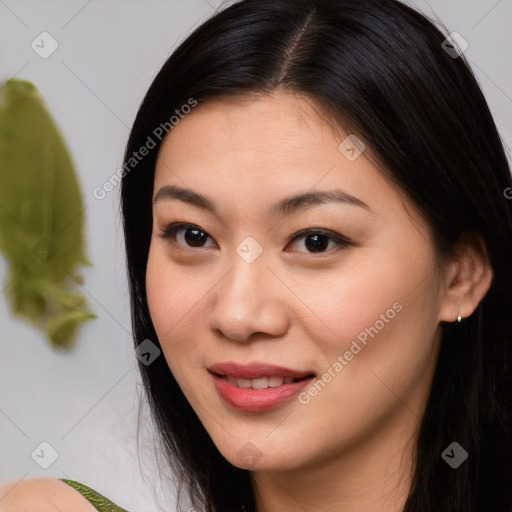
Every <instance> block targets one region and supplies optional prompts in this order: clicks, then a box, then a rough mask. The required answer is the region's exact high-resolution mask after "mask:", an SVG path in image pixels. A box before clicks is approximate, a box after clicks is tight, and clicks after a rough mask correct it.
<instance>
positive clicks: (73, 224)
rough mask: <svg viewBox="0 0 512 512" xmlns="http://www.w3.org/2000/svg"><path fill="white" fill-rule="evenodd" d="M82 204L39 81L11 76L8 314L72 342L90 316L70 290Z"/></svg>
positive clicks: (1, 131)
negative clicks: (38, 86)
mask: <svg viewBox="0 0 512 512" xmlns="http://www.w3.org/2000/svg"><path fill="white" fill-rule="evenodd" d="M84 212H85V208H84V201H83V197H82V193H81V190H80V185H79V181H78V177H77V174H76V170H75V167H74V165H73V162H72V159H71V156H70V153H69V151H68V149H67V147H66V144H65V142H64V139H63V137H62V135H61V134H60V132H59V129H58V128H57V125H56V124H55V122H54V120H53V118H52V117H51V115H50V114H49V112H48V111H47V109H46V107H45V104H44V101H43V99H42V97H41V96H40V94H39V92H38V91H37V89H36V87H35V86H34V85H33V84H32V83H30V82H28V81H25V80H16V79H12V80H9V81H7V82H6V84H5V85H4V87H3V88H2V89H1V92H0V251H2V252H3V254H4V256H5V258H6V260H7V262H8V263H9V265H10V271H9V273H8V279H7V283H6V286H7V289H6V292H7V297H8V298H9V301H10V305H11V309H12V312H13V314H15V315H16V316H19V317H21V318H25V319H26V320H28V321H29V322H30V323H31V324H32V325H35V326H38V327H40V328H41V329H43V330H44V331H45V332H46V333H47V335H48V338H49V341H50V343H51V344H52V345H53V346H60V347H70V346H71V344H72V342H73V340H74V339H75V337H76V334H77V328H78V327H79V326H80V325H81V324H82V323H84V322H85V321H87V320H89V319H91V318H94V317H95V315H93V314H92V313H90V312H89V310H88V309H87V304H86V300H85V298H84V297H82V296H80V295H77V294H75V293H73V288H74V287H75V286H76V281H74V280H73V277H74V276H76V270H75V269H76V267H77V266H81V265H87V266H90V265H91V263H90V261H89V260H88V258H87V257H86V253H85V238H84V226H85V215H84Z"/></svg>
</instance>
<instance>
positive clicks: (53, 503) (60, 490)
mask: <svg viewBox="0 0 512 512" xmlns="http://www.w3.org/2000/svg"><path fill="white" fill-rule="evenodd" d="M69 510H73V511H75V512H95V511H96V509H95V508H94V507H93V506H92V505H91V504H90V503H89V502H88V501H87V500H86V499H85V498H84V497H83V496H82V495H81V494H79V493H78V492H76V491H75V490H74V489H73V488H72V487H70V486H69V485H67V484H65V483H64V482H61V481H60V480H57V479H55V478H32V479H28V480H22V481H21V482H10V483H1V482H0V512H69Z"/></svg>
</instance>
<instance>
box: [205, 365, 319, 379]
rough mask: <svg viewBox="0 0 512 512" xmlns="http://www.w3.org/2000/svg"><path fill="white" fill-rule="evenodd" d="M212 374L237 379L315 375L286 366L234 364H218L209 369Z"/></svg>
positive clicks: (299, 377)
mask: <svg viewBox="0 0 512 512" xmlns="http://www.w3.org/2000/svg"><path fill="white" fill-rule="evenodd" d="M208 370H209V371H210V372H212V373H216V374H218V375H226V376H228V377H234V378H235V379H257V378H259V377H268V376H272V375H275V376H277V377H293V378H295V379H302V378H303V377H307V376H308V375H314V372H312V371H301V370H292V369H291V368H286V367H284V366H276V365H274V364H268V363H250V364H238V363H234V362H231V361H230V362H225V363H217V364H214V365H212V366H210V367H209V368H208Z"/></svg>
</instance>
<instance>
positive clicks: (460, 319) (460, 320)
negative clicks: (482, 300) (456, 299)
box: [457, 313, 462, 323]
mask: <svg viewBox="0 0 512 512" xmlns="http://www.w3.org/2000/svg"><path fill="white" fill-rule="evenodd" d="M457 322H459V323H460V322H462V317H461V316H460V313H459V316H458V317H457Z"/></svg>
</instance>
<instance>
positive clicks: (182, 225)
mask: <svg viewBox="0 0 512 512" xmlns="http://www.w3.org/2000/svg"><path fill="white" fill-rule="evenodd" d="M186 228H195V229H197V230H198V231H201V233H204V234H206V235H207V236H208V237H209V238H212V237H211V236H210V235H208V233H207V232H206V231H204V230H203V229H201V228H200V227H199V226H197V225H196V224H188V223H186V222H176V223H174V224H170V225H169V226H167V227H166V228H165V229H162V232H161V234H159V236H160V237H161V238H163V239H165V240H169V241H170V243H171V244H173V245H179V244H177V243H176V240H175V239H176V233H177V232H178V231H180V230H181V229H186ZM308 235H322V236H325V237H327V238H328V239H329V240H332V241H333V242H334V243H335V244H336V248H335V249H334V251H333V250H332V249H331V250H330V251H325V252H319V253H315V252H308V253H307V254H312V255H315V254H317V255H318V256H319V257H321V256H323V255H325V254H331V253H332V252H337V251H338V250H340V249H342V248H345V247H348V246H350V245H353V242H352V241H351V240H350V239H348V238H346V237H344V236H341V235H340V234H338V233H335V232H334V231H329V230H325V229H320V228H308V229H303V230H301V231H299V232H298V233H295V235H294V236H293V237H292V238H291V239H290V240H289V241H288V244H290V243H291V242H295V241H296V240H297V239H300V238H305V237H307V236H308ZM212 240H213V239H212ZM288 244H287V245H288ZM186 249H192V250H194V249H202V247H199V248H196V247H186ZM292 252H293V251H292ZM295 252H302V251H295ZM318 256H317V257H318Z"/></svg>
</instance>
